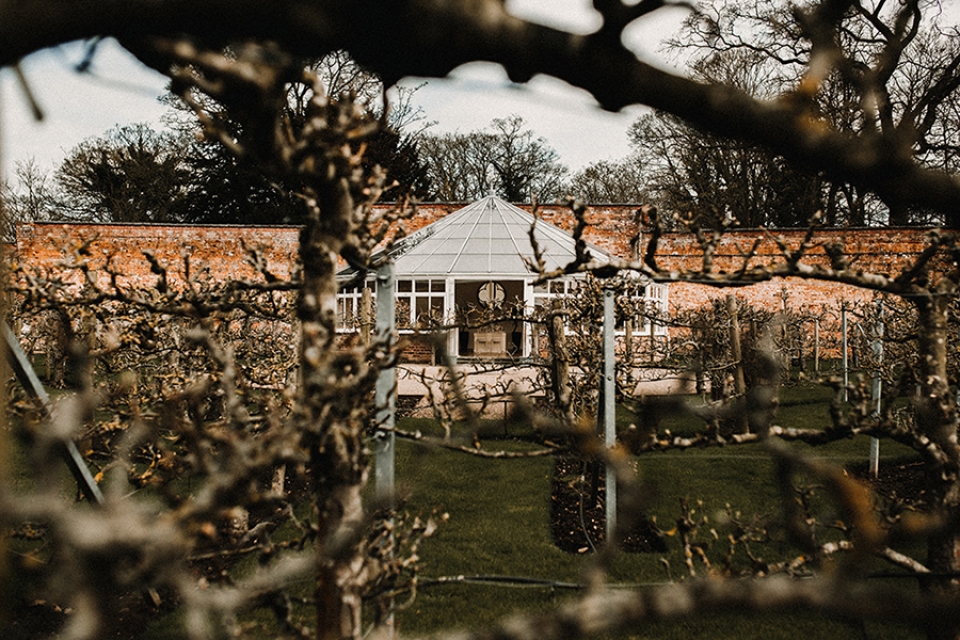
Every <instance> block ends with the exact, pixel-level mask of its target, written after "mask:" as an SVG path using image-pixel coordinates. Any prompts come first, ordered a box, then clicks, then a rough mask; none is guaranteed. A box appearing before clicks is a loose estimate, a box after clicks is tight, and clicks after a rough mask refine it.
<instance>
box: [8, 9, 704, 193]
mask: <svg viewBox="0 0 960 640" xmlns="http://www.w3.org/2000/svg"><path fill="white" fill-rule="evenodd" d="M507 6H508V8H509V9H510V10H511V11H513V12H514V13H515V14H517V15H519V16H521V17H523V18H526V19H529V20H533V21H536V22H542V23H544V24H549V25H550V26H554V27H558V28H562V29H566V30H569V31H575V32H579V33H588V32H591V31H594V30H595V29H597V28H598V27H599V25H600V18H599V15H598V14H597V13H596V12H594V11H593V9H592V7H591V2H590V0H509V1H508V3H507ZM685 15H686V12H685V10H683V9H666V10H663V13H662V14H659V15H654V16H652V17H649V18H645V19H644V20H643V21H640V22H638V23H637V24H636V25H634V26H632V27H631V29H630V30H629V32H628V34H626V37H625V41H626V42H627V43H628V45H629V46H631V48H632V49H633V50H635V51H636V52H637V53H638V55H640V56H641V57H643V58H644V59H646V60H648V61H651V62H659V63H660V64H661V65H663V66H667V64H668V63H667V62H666V60H665V59H664V57H663V56H662V55H661V54H660V53H659V52H658V48H659V42H660V41H661V40H662V39H663V38H664V37H665V36H667V35H670V34H672V33H673V32H674V31H675V30H676V28H677V27H678V26H679V24H680V21H681V20H682V19H683V17H684V16H685ZM84 54H85V48H84V46H83V45H82V44H81V43H77V44H73V45H67V46H64V47H61V48H58V49H53V50H46V51H42V52H39V53H37V54H34V55H32V56H30V57H29V58H27V59H26V60H24V62H23V64H22V68H23V70H24V72H25V74H26V77H27V80H28V83H29V85H30V88H31V90H32V91H33V93H34V95H35V97H36V99H37V102H38V103H39V104H40V107H41V108H42V110H43V112H44V116H45V117H44V119H43V121H42V122H36V121H34V120H33V118H32V116H31V114H30V110H29V109H28V107H27V102H26V100H25V99H24V94H23V91H22V90H21V89H20V88H19V85H18V84H17V82H16V81H15V78H14V75H13V73H12V72H11V71H10V70H9V69H4V70H3V71H2V72H0V127H2V128H0V159H2V160H0V162H2V167H3V173H4V174H5V175H9V174H10V171H11V170H12V168H13V166H14V164H15V163H16V162H17V161H23V160H26V159H30V158H33V159H35V160H36V161H37V163H38V164H39V165H40V166H41V167H42V168H43V169H45V170H48V171H49V170H52V169H53V168H54V167H55V166H56V165H57V164H58V163H59V161H60V160H61V159H62V158H63V157H64V156H65V155H66V153H67V152H69V150H70V149H71V148H73V147H74V146H75V145H76V144H77V143H79V142H80V141H82V140H84V139H86V138H89V137H93V136H99V135H101V134H103V133H104V132H105V131H107V130H108V129H110V128H112V127H114V126H116V125H118V124H128V123H133V122H147V123H150V124H152V125H154V126H156V127H160V126H161V120H160V119H161V116H162V115H163V113H164V112H165V111H166V107H164V106H163V105H161V104H160V103H159V101H158V98H159V96H161V95H163V93H164V87H165V84H166V78H165V77H164V76H161V75H160V74H157V73H155V72H153V71H151V70H149V69H147V68H145V67H144V66H143V65H141V64H140V63H139V62H137V60H136V59H134V58H133V57H132V56H130V55H129V54H127V53H126V52H125V51H124V50H123V49H121V48H120V47H119V46H118V45H116V44H115V43H114V42H112V41H106V42H104V43H102V44H101V45H100V47H99V48H98V50H97V53H96V56H95V57H94V59H93V65H92V67H91V69H90V71H89V72H87V73H83V74H80V73H77V72H76V71H75V68H76V66H77V64H78V63H79V62H80V61H81V60H83V58H84ZM419 82H421V81H420V80H417V79H415V78H411V79H408V80H406V81H405V83H406V84H408V85H416V84H419ZM414 102H415V103H417V104H419V105H420V106H422V108H423V110H424V114H425V116H426V118H427V120H429V121H434V122H436V125H435V127H434V129H433V131H435V132H451V131H461V132H467V131H473V130H475V129H481V128H484V127H486V126H487V125H489V123H490V121H491V120H492V119H493V118H497V117H505V116H509V115H512V114H517V115H520V116H521V117H523V118H524V120H526V122H527V123H528V125H529V126H530V128H532V129H533V130H534V131H535V132H536V133H537V135H540V136H542V137H544V138H546V139H547V141H548V142H549V144H550V145H551V146H552V147H553V148H554V149H556V150H557V152H559V154H560V156H561V159H562V161H563V162H564V163H565V164H566V165H567V166H569V167H570V168H571V169H574V170H576V169H578V168H580V167H582V166H584V165H586V164H589V163H590V162H594V161H597V160H604V159H619V158H622V157H624V156H625V155H627V153H629V146H628V145H627V138H626V130H627V127H628V126H629V125H630V123H631V122H632V121H633V120H634V119H635V118H636V117H637V115H638V114H639V113H640V111H639V110H638V109H635V108H634V109H629V110H626V111H624V112H621V113H616V114H614V113H608V112H604V111H602V110H600V109H599V108H598V107H597V106H596V103H595V102H594V101H593V99H592V98H590V96H589V95H587V94H586V93H585V92H583V91H580V90H577V89H573V88H571V87H569V86H568V85H566V84H565V83H562V82H559V81H557V80H553V79H551V78H547V77H537V78H534V80H533V81H531V82H530V83H527V84H525V85H514V84H512V83H510V81H509V80H508V79H507V78H506V75H505V74H504V73H503V71H502V69H501V68H500V67H499V66H496V65H491V64H487V63H475V64H471V65H466V66H464V67H461V68H460V69H457V70H456V72H455V73H454V74H453V75H452V77H451V78H449V79H443V80H437V79H430V80H428V81H427V85H426V86H425V87H424V88H422V89H420V90H419V91H418V92H417V93H416V97H415V101H414Z"/></svg>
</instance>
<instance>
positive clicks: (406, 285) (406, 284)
mask: <svg viewBox="0 0 960 640" xmlns="http://www.w3.org/2000/svg"><path fill="white" fill-rule="evenodd" d="M397 291H412V289H411V288H410V281H409V280H397Z"/></svg>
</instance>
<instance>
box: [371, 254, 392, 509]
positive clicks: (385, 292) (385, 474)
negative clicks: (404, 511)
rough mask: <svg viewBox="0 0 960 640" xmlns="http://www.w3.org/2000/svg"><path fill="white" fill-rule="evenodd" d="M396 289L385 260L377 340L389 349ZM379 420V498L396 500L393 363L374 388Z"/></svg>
mask: <svg viewBox="0 0 960 640" xmlns="http://www.w3.org/2000/svg"><path fill="white" fill-rule="evenodd" d="M395 298H396V292H395V286H394V277H393V263H392V262H386V263H384V264H383V265H382V266H381V267H380V269H379V270H378V271H377V340H378V341H380V343H381V344H383V345H384V348H385V349H389V348H390V347H391V346H392V345H393V333H394V326H395V322H396V321H395V316H396V302H395ZM375 402H376V408H377V414H376V420H377V426H378V427H379V429H378V431H377V437H376V452H375V456H376V470H375V474H376V482H375V484H376V490H377V498H378V499H379V500H381V501H389V504H391V505H392V504H393V495H394V486H395V450H394V444H395V438H394V434H393V426H394V424H395V421H396V409H397V372H396V368H395V367H393V366H390V367H387V368H385V369H382V370H381V371H380V375H379V376H378V377H377V385H376V389H375Z"/></svg>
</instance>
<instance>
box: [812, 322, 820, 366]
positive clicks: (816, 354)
mask: <svg viewBox="0 0 960 640" xmlns="http://www.w3.org/2000/svg"><path fill="white" fill-rule="evenodd" d="M813 370H814V372H815V373H820V318H814V319H813Z"/></svg>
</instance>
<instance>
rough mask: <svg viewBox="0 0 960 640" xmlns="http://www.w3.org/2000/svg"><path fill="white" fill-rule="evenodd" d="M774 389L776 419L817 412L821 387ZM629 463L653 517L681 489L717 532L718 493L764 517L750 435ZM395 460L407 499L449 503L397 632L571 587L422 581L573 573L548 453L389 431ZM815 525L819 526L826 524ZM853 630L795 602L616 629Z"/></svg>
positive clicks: (621, 576)
mask: <svg viewBox="0 0 960 640" xmlns="http://www.w3.org/2000/svg"><path fill="white" fill-rule="evenodd" d="M784 395H785V399H784V401H783V407H782V409H781V411H780V414H779V418H778V420H777V422H778V423H779V424H784V425H790V426H809V425H810V424H814V423H817V421H821V420H823V419H824V418H826V411H827V405H826V403H825V400H828V398H829V392H828V391H824V390H820V389H812V390H811V389H810V388H801V389H799V390H797V392H796V394H795V395H794V394H792V393H791V390H790V389H788V390H786V393H785V394H784ZM811 396H812V397H811ZM629 419H630V415H629V414H627V413H625V412H624V413H621V414H620V420H621V422H622V423H623V424H622V425H621V426H625V425H626V424H627V423H628V421H629ZM819 424H821V425H822V424H823V422H822V421H821V422H819ZM687 426H689V425H687ZM422 427H423V425H417V428H422ZM515 432H517V429H515V428H511V433H515ZM504 444H505V445H506V446H525V445H524V444H515V443H510V442H506V443H504V442H503V441H488V442H486V443H485V446H486V447H488V448H497V447H498V446H500V445H504ZM797 446H801V445H797ZM802 448H804V449H809V447H802ZM868 449H869V443H868V441H867V439H865V438H863V439H852V440H846V441H843V442H839V443H835V444H831V445H829V446H826V447H820V448H817V449H816V450H815V451H813V452H812V454H813V455H816V456H818V457H822V458H827V459H830V460H831V461H835V462H836V463H837V464H840V465H843V464H846V463H849V462H855V461H860V460H865V459H866V457H867V455H868ZM909 453H910V452H909V451H907V450H906V449H905V448H903V447H900V446H898V445H892V444H886V443H884V445H883V448H882V450H881V454H882V458H883V460H887V461H889V460H893V459H899V458H902V457H903V456H905V455H909ZM883 460H882V462H881V464H882V463H883ZM636 466H637V470H638V474H639V476H640V479H641V481H642V482H643V483H644V486H645V487H646V488H647V489H649V495H650V496H651V499H650V501H649V504H648V507H647V509H648V513H647V515H649V516H654V517H656V518H657V521H658V523H660V524H661V526H662V528H664V529H669V528H670V526H671V523H673V522H675V521H676V518H677V516H678V514H679V505H680V502H681V500H682V499H684V498H689V499H690V500H691V501H696V500H698V499H699V500H702V501H703V506H702V509H699V510H701V511H702V512H703V513H705V514H706V515H707V516H708V518H709V519H710V522H711V523H718V524H716V525H714V526H717V528H718V529H719V530H721V532H722V524H719V523H722V521H723V520H724V518H723V513H724V508H725V505H726V504H729V505H730V506H731V508H732V510H734V511H738V512H740V513H741V514H742V515H743V517H744V518H748V517H749V516H752V514H759V515H760V516H761V517H767V516H770V515H772V514H773V513H775V512H776V510H777V500H778V495H777V491H776V488H775V482H774V481H773V476H772V471H773V465H772V463H771V461H770V459H769V457H768V456H767V455H766V454H765V453H764V452H763V451H762V448H761V447H760V446H759V445H746V446H728V447H724V448H699V449H692V450H687V451H676V452H664V453H650V454H644V455H642V456H639V457H638V458H636ZM397 468H398V478H399V479H400V482H401V483H402V485H403V487H404V492H405V493H407V494H408V495H409V496H410V497H409V501H408V503H407V508H408V509H412V510H425V511H428V510H430V509H433V508H437V507H440V508H442V509H443V510H444V511H446V512H447V513H449V514H450V520H449V521H448V522H447V523H445V524H444V525H443V527H442V528H441V530H440V532H439V533H438V534H437V535H436V536H435V537H434V538H432V539H430V540H428V541H426V543H425V544H424V545H423V548H422V550H421V553H420V556H421V558H422V563H423V564H422V572H421V578H422V580H423V582H424V583H425V585H424V586H423V587H422V588H421V590H420V594H419V596H418V598H417V600H416V602H415V604H414V605H413V607H412V608H411V609H409V610H407V611H404V612H403V613H401V614H400V615H399V617H398V622H399V624H400V628H401V630H402V631H403V632H404V633H405V634H412V635H420V634H424V633H427V634H428V633H430V632H433V631H437V630H440V629H445V628H449V627H450V625H451V624H453V625H456V626H461V627H476V626H478V625H490V624H492V623H494V622H495V621H497V620H500V619H502V618H503V617H504V616H506V615H509V614H510V613H512V612H515V611H518V610H526V611H530V610H534V611H536V610H543V609H547V608H550V607H553V606H556V605H557V604H558V603H560V602H562V601H563V600H564V599H566V598H570V597H572V593H571V592H570V591H566V590H563V589H557V588H549V587H532V586H523V587H519V586H491V585H488V584H482V585H478V584H456V585H444V586H431V585H430V584H429V581H430V579H431V578H438V577H442V576H458V575H465V576H470V575H481V576H502V575H509V576H520V577H529V578H539V579H544V580H552V581H557V582H578V581H580V580H582V578H583V573H584V570H585V569H586V568H588V566H590V563H591V562H592V561H593V558H592V557H591V556H590V555H589V554H583V555H576V554H567V553H564V552H562V551H560V550H559V549H558V548H557V547H556V546H555V545H554V544H553V541H552V539H551V533H550V522H549V519H550V516H549V512H550V494H551V487H550V481H551V476H552V473H553V460H552V459H548V458H543V459H539V458H538V459H527V460H512V461H495V460H486V459H480V458H475V457H471V456H466V455H463V454H458V453H455V452H448V451H440V450H433V449H428V448H426V447H423V446H420V445H415V444H411V443H408V442H401V443H400V445H399V447H398V460H397ZM694 503H695V502H694ZM823 508H824V509H828V508H829V507H828V505H824V506H823ZM824 515H826V516H829V515H830V514H829V513H825V514H824ZM824 535H826V536H829V535H830V532H824ZM667 546H668V552H667V554H666V556H665V559H666V560H667V561H668V562H669V564H670V566H671V570H672V575H673V577H675V578H679V577H682V576H683V564H682V562H683V561H682V557H681V555H680V550H679V542H678V540H677V539H676V538H667ZM754 552H755V553H760V554H762V555H764V556H765V557H767V558H769V559H771V560H772V559H776V558H777V557H783V556H791V555H793V553H794V552H793V551H792V550H791V549H789V548H786V547H784V546H783V544H778V543H771V544H767V545H762V544H760V545H757V546H756V547H755V548H754ZM665 579H666V572H665V569H664V565H663V562H662V561H661V556H660V555H658V554H653V553H620V554H619V555H618V556H617V557H616V559H615V560H614V563H613V566H612V567H611V571H610V580H611V581H612V582H614V583H624V584H657V583H661V582H663V581H664V580H665ZM866 632H867V633H868V637H870V638H883V637H890V638H894V637H909V636H905V635H904V633H905V632H904V630H902V629H893V630H891V629H886V630H883V629H880V628H879V627H878V628H876V629H875V628H874V627H873V626H869V628H868V629H866ZM864 633H865V629H863V628H862V627H861V625H859V624H856V625H851V624H850V623H847V622H839V621H835V620H827V619H816V618H810V617H808V616H804V615H799V614H798V615H786V614H785V615H777V616H773V615H771V616H760V617H757V616H752V617H744V616H740V615H734V614H728V615H721V616H713V617H711V618H709V619H698V620H682V621H670V622H662V623H651V624H649V625H644V627H643V628H642V629H638V630H637V631H636V632H634V633H630V634H626V635H625V636H624V637H630V638H698V637H704V638H706V637H709V638H716V637H717V636H720V637H731V638H732V637H736V638H758V639H760V638H763V639H769V638H803V637H806V636H811V637H832V638H857V639H860V638H863V637H864ZM885 634H886V635H885Z"/></svg>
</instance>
